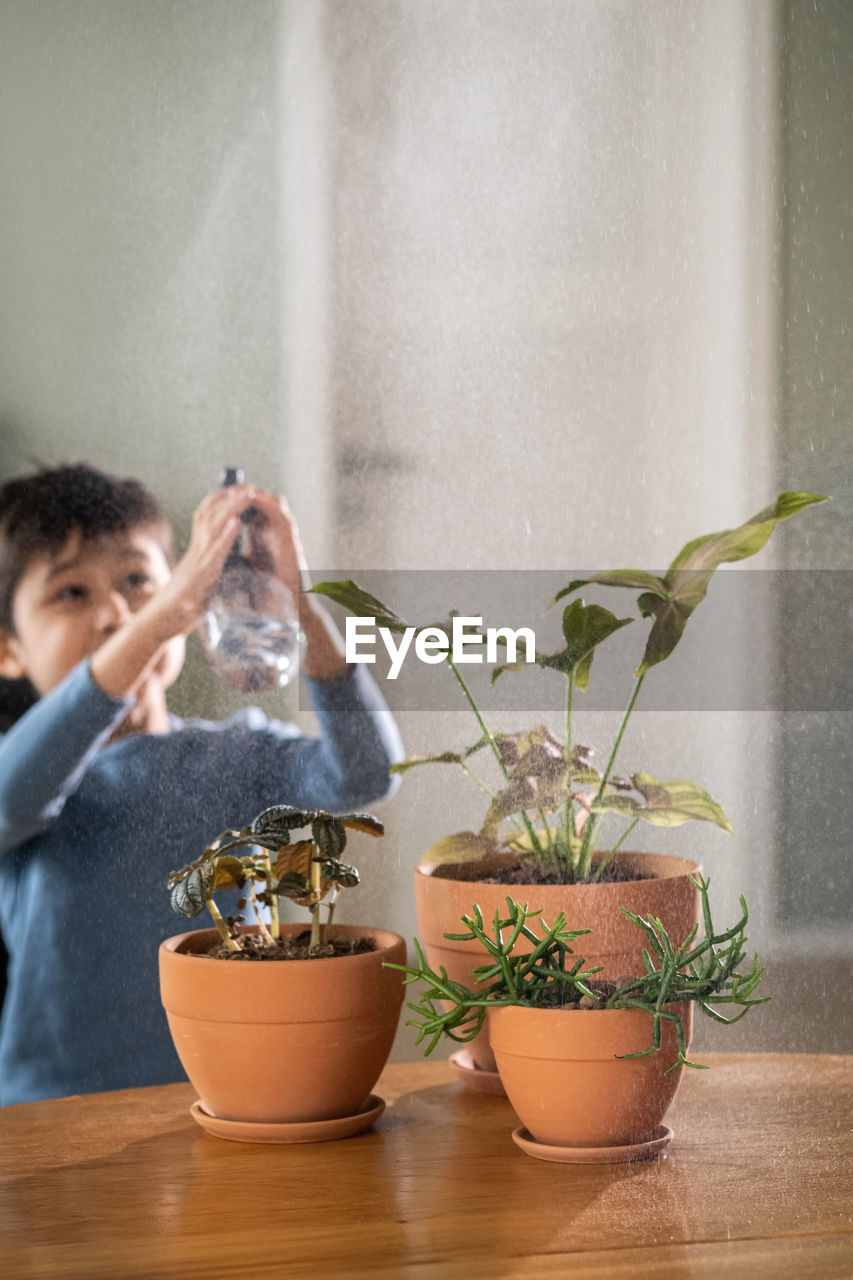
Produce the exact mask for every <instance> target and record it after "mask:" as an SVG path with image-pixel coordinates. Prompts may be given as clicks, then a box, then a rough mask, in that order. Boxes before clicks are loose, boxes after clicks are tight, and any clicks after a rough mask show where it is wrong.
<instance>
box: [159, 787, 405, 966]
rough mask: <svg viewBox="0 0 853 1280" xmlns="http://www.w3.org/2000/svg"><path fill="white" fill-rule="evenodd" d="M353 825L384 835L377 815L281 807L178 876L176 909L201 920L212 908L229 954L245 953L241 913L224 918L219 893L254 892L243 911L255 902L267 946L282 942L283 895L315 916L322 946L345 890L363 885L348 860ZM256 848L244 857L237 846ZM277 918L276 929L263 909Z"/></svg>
mask: <svg viewBox="0 0 853 1280" xmlns="http://www.w3.org/2000/svg"><path fill="white" fill-rule="evenodd" d="M303 827H308V828H310V831H311V835H310V837H309V838H305V837H303V838H302V839H301V840H296V841H295V842H292V839H291V837H292V833H293V832H294V831H298V830H299V829H300V828H303ZM347 828H349V829H350V830H353V831H363V832H365V833H366V834H367V835H371V836H381V835H384V834H385V828H384V827H383V825H382V823H381V822H380V821H379V820H378V818H374V817H372V816H371V814H369V813H348V814H345V815H344V816H342V817H336V816H335V815H333V814H331V813H325V812H324V811H323V810H322V809H306V810H303V809H293V808H291V807H290V806H289V805H274V806H273V807H272V808H270V809H264V810H263V812H262V813H259V814H258V816H257V817H256V818H255V819H254V820H253V821H252V822H250V823H249V825H248V826H246V827H243V828H242V829H241V830H239V831H237V830H235V829H229V830H228V831H223V833H222V835H220V836H217V838H216V839H215V840H214V841H213V843H212V844H210V845H208V847H207V848H206V849H205V851H204V853H203V854H202V855H201V857H200V858H197V859H196V860H195V862H190V863H189V864H188V865H187V866H186V867H182V868H181V870H180V871H173V872H172V874H171V875H170V876H169V879H168V881H167V885H166V887H167V888H169V889H171V891H172V910H173V911H175V912H176V913H177V914H178V915H181V916H197V915H199V914H200V913H201V912H202V911H204V909H205V907H206V908H207V910H208V911H209V912H210V914H211V916H212V918H213V923H214V924H215V925H216V928H217V930H218V932H219V935H220V937H221V938H222V941H223V943H224V944H225V946H226V947H227V948H228V950H229V951H242V950H244V947H243V946H242V945H241V941H240V932H239V927H238V926H239V924H240V923H241V921H242V920H243V917H242V916H241V915H234V916H229V917H228V918H227V919H226V918H224V917H223V915H222V913H221V912H220V910H219V908H218V907H217V905H216V903H215V902H214V900H213V895H214V894H215V893H217V892H220V891H222V890H226V889H244V888H245V889H247V891H248V899H247V898H246V897H243V898H240V900H239V901H238V903H237V910H238V912H239V911H242V910H243V908H244V907H245V906H246V904H247V901H248V900H250V901H251V903H252V906H253V907H254V909H255V914H256V917H257V921H258V932H259V937H260V939H261V940H262V942H263V943H264V944H265V945H266V946H267V947H269V948H271V949H272V948H274V947H276V946H277V945H278V937H279V916H278V900H279V898H290V899H291V900H292V901H293V902H296V903H298V904H299V905H300V906H305V907H307V908H308V910H309V911H310V912H311V941H310V946H311V947H312V948H313V947H316V946H320V945H322V943H323V942H324V940H325V931H326V926H327V925H329V924H331V921H332V918H333V916H334V912H335V903H336V902H337V900H338V897H339V895H340V892H341V890H342V889H351V888H354V887H355V886H356V885H357V884H358V883H359V874H358V871H357V870H356V869H355V867H353V866H350V865H349V864H348V863H346V862H342V861H341V854H342V853H343V852H344V849H345V848H346V843H347ZM242 848H251V849H254V850H255V851H254V852H252V853H245V854H241V855H239V856H238V855H236V854H234V853H233V850H235V849H242ZM327 897H328V898H329V902H328V916H327V919H326V922H325V924H322V923H321V920H320V903H321V902H323V900H324V899H325V898H327ZM262 907H265V908H266V909H267V911H268V913H269V924H268V925H267V924H266V923H265V921H264V919H263V913H262V910H261V908H262Z"/></svg>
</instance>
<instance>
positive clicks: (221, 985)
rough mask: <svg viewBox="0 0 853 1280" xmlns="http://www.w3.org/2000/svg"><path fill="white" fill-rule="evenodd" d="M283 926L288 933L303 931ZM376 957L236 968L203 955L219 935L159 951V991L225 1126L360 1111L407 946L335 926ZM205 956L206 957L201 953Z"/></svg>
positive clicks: (179, 939)
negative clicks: (366, 942)
mask: <svg viewBox="0 0 853 1280" xmlns="http://www.w3.org/2000/svg"><path fill="white" fill-rule="evenodd" d="M304 929H305V926H304V925H301V924H292V925H282V928H281V932H282V935H290V936H292V935H294V934H298V933H302V932H304ZM365 935H366V936H368V937H371V938H373V939H374V941H375V943H376V950H374V951H370V952H365V953H364V954H362V955H354V956H336V957H333V958H331V959H325V960H286V961H229V960H213V959H211V958H210V957H209V956H205V955H204V954H203V953H204V952H205V951H206V950H208V948H210V947H212V946H213V945H215V943H216V941H217V939H218V934H217V933H216V930H215V929H200V930H196V931H195V932H192V933H182V934H179V935H177V936H176V937H174V938H167V939H166V941H165V942H163V943H162V944H161V946H160V994H161V999H162V1002H163V1007H164V1008H165V1010H166V1015H167V1017H168V1020H169V1029H170V1031H171V1033H172V1039H173V1040H174V1042H175V1048H176V1049H177V1052H178V1057H179V1058H180V1059H181V1063H182V1064H183V1067H184V1070H185V1071H186V1073H187V1075H188V1076H189V1078H190V1081H191V1083H192V1084H193V1085H194V1086H195V1089H196V1092H197V1093H198V1095H199V1098H200V1100H201V1103H202V1106H203V1107H204V1109H205V1111H207V1112H208V1113H209V1114H210V1115H213V1116H217V1117H219V1118H221V1119H224V1120H240V1121H254V1122H262V1123H279V1124H295V1123H300V1122H305V1121H314V1120H331V1119H336V1118H338V1117H343V1116H353V1115H355V1114H357V1113H358V1112H359V1111H360V1110H361V1108H363V1107H364V1105H365V1103H366V1102H367V1099H368V1097H369V1096H370V1092H371V1090H372V1088H373V1086H374V1085H375V1083H376V1081H377V1079H378V1078H379V1074H380V1072H381V1071H382V1068H383V1067H384V1065H385V1063H386V1061H387V1059H388V1055H389V1053H390V1051H391V1044H392V1042H393V1039H394V1033H395V1031H396V1028H397V1022H398V1019H399V1016H400V1008H401V1006H402V1002H403V990H404V989H403V984H402V975H401V974H399V973H396V972H395V971H394V970H393V969H384V968H383V967H382V966H383V963H384V962H385V961H389V962H391V963H393V964H405V962H406V944H405V941H404V940H403V938H401V937H400V936H399V935H398V934H396V933H391V932H389V931H388V930H385V929H369V928H359V927H356V926H354V925H333V926H332V928H331V931H330V936H331V937H333V938H356V937H364V936H365ZM199 953H202V954H199Z"/></svg>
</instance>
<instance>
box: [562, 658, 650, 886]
mask: <svg viewBox="0 0 853 1280" xmlns="http://www.w3.org/2000/svg"><path fill="white" fill-rule="evenodd" d="M645 678H646V673H645V671H644V672H643V674H642V675H641V676H639V677H638V679H637V683H636V684H635V685H634V692H633V693H632V694H631V701H630V702H629V703H628V707H627V710H626V712H625V714H624V716H623V717H622V723H621V725H620V726H619V732H618V733H617V735H616V741H615V742H614V743H613V750H612V751H611V752H610V759H609V760H608V761H607V766H606V768H605V770H604V773H603V774H602V775H601V782H600V783H599V784H598V791H597V792H596V794H595V799H594V800H593V802H592V803H593V805H596V804H598V801H599V800H600V799H601V797H602V796H603V795H604V790H605V787H606V786H607V783H608V780H609V778H610V774H611V771H612V769H613V765H614V764H615V762H616V755H617V752H618V751H619V748H620V746H621V745H622V738H623V737H624V734H625V730H626V728H627V726H628V721H629V719H630V718H631V712H632V711H633V710H634V704H635V702H636V701H637V697H638V695H639V692H640V690H641V689H642V687H643V681H644V680H645ZM597 825H598V823H597V821H596V815H595V814H593V813H592V812H590V815H589V819H588V820H587V824H586V826H585V828H584V833H583V842H582V844H581V851H580V854H579V855H578V867H577V870H578V878H579V879H582V880H583V879H586V877H587V876H588V875H589V869H590V865H591V863H592V855H593V852H594V841H593V836H594V834H595V829H596V827H597Z"/></svg>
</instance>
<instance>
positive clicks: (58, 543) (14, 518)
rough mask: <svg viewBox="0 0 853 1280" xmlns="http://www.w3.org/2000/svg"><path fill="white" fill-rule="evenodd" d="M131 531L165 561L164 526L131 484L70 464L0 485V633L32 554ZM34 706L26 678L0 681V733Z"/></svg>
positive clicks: (168, 531)
mask: <svg viewBox="0 0 853 1280" xmlns="http://www.w3.org/2000/svg"><path fill="white" fill-rule="evenodd" d="M138 528H145V529H148V530H150V532H151V533H152V534H153V535H154V537H156V539H157V540H158V542H159V543H160V546H161V547H162V549H163V552H164V554H165V556H166V558H167V560H168V561H169V563H170V564H171V563H173V560H174V556H173V551H172V528H171V525H170V524H169V521H168V519H167V518H166V515H165V513H164V512H163V509H162V507H161V506H160V504H159V502H158V501H157V499H156V498H155V497H154V495H153V494H152V493H149V491H148V490H147V489H146V488H145V486H144V485H143V484H140V482H139V481H138V480H120V479H118V478H116V477H115V476H111V475H109V474H108V473H107V472H105V471H101V470H99V468H97V467H92V466H88V465H87V464H86V463H78V464H76V465H73V466H60V467H49V468H48V467H46V468H43V469H42V470H40V471H36V472H35V473H33V474H31V475H28V476H23V477H22V478H21V479H19V480H10V481H8V482H7V483H6V484H4V485H2V486H0V629H2V630H4V631H12V632H13V631H14V629H15V626H14V617H13V612H12V611H13V605H14V599H15V588H16V587H17V585H18V583H19V582H20V579H21V575H22V574H23V572H24V570H25V569H26V567H27V565H28V563H29V562H30V560H31V559H32V557H33V556H34V555H40V554H45V553H47V554H48V555H49V554H51V553H52V552H57V551H59V550H61V548H62V547H63V546H64V545H65V543H66V542H67V541H68V538H69V537H70V536H71V534H72V533H81V534H82V535H83V538H84V539H85V540H86V541H90V540H92V539H94V538H98V537H101V536H102V535H105V534H107V535H108V534H111V533H126V532H128V531H129V530H131V529H138ZM37 701H38V694H37V693H36V691H35V689H34V688H33V687H32V685H31V684H30V682H29V680H26V679H24V680H6V679H3V678H0V733H5V731H6V730H7V729H9V728H10V727H11V726H12V725H13V724H14V723H15V721H16V720H17V719H19V718H20V717H21V716H22V715H23V714H24V712H25V711H27V710H29V708H30V707H31V706H32V705H33V703H35V702H37Z"/></svg>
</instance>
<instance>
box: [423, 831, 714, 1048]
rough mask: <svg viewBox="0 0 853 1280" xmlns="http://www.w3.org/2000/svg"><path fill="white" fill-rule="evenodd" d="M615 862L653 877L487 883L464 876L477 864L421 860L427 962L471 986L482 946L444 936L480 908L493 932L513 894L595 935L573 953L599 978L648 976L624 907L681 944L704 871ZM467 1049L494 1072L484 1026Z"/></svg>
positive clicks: (663, 857)
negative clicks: (657, 923)
mask: <svg viewBox="0 0 853 1280" xmlns="http://www.w3.org/2000/svg"><path fill="white" fill-rule="evenodd" d="M599 860H600V855H596V856H595V857H594V859H593V864H594V865H595V864H597V863H598V861H599ZM615 860H616V862H617V863H618V865H619V866H621V867H625V868H628V869H629V870H631V871H632V872H635V873H636V874H638V875H645V876H649V877H652V878H650V879H645V880H624V881H621V882H615V883H609V884H552V885H523V884H522V885H508V884H483V883H482V882H479V881H476V880H471V879H466V876H470V875H471V873H472V871H474V869H475V868H477V866H478V864H477V863H476V862H468V863H457V864H455V865H443V866H436V865H435V864H430V863H428V862H424V863H421V865H420V866H418V867H417V868H416V870H415V905H416V907H417V915H418V937H419V938H420V940H421V942H422V943H423V945H424V951H425V952H426V957H427V960H428V961H429V963H430V965H432V967H433V968H434V969H439V968H440V967H441V966H442V965H443V966H444V968H445V969H446V970H447V974H448V977H450V978H452V979H453V980H454V981H455V982H461V983H463V984H464V985H465V986H468V987H470V986H472V985H473V981H474V979H473V972H474V969H475V968H476V967H477V966H478V965H481V964H485V963H486V957H485V955H484V953H483V950H482V948H481V947H479V946H478V945H477V944H476V943H475V942H450V941H449V940H448V939H447V938H445V937H444V934H445V933H459V932H460V927H461V926H460V924H459V921H460V919H461V917H462V916H463V915H467V914H469V913H470V911H471V908H472V907H473V906H474V904H475V903H476V904H477V905H478V906H479V907H480V909H481V911H482V912H483V916H484V918H485V922H486V925H487V927H488V925H489V924H490V922H491V920H492V919H493V917H494V914H495V911H496V910H498V911H500V912H501V914H502V915H506V899H507V897H511V898H514V899H515V900H516V901H517V902H521V903H524V902H526V903H527V904H528V906H530V907H541V908H542V909H543V911H544V913H545V920H546V921H547V923H548V924H551V923H552V922H553V921H554V919H555V918H556V916H557V915H558V914H559V912H560V911H562V912H564V914H565V917H566V926H567V928H569V929H590V930H592V932H591V933H590V934H589V936H588V937H587V936H585V937H583V938H578V940H577V942H576V943H575V946H574V951H575V955H577V956H584V957H585V958H586V960H587V961H588V963H589V965H590V967H591V966H593V965H603V966H604V968H603V972H602V973H601V974H600V975H599V976H600V977H603V978H606V977H609V978H619V977H621V976H622V975H623V974H632V975H639V974H642V973H644V972H645V969H644V965H643V947H644V946H645V945H646V940H645V935H644V934H643V932H642V931H641V930H640V929H638V928H637V926H636V925H635V924H632V923H631V921H630V920H627V919H626V918H625V916H623V915H622V913H621V912H620V910H619V908H620V907H625V908H626V909H627V910H628V911H632V912H633V913H634V914H635V915H640V916H643V917H644V918H646V919H648V917H649V916H650V915H651V916H654V917H655V918H657V919H660V920H662V922H663V924H664V927H665V928H666V930H667V932H668V933H669V935H670V937H671V938H672V940H673V942H682V941H683V940H684V938H686V937H687V935H688V933H689V932H690V930H691V929H692V928H693V926H694V924H697V923H698V922H699V920H700V909H701V899H700V895H699V891H698V890H697V889H696V888H695V886H694V885H693V884H691V882H690V879H689V877H690V876H691V875H693V876H695V875H696V874H697V873H698V872H699V871H701V867H700V865H699V863H698V862H691V861H689V860H688V859H687V858H676V857H671V856H670V855H669V854H661V853H627V852H626V853H622V852H620V853H618V854H617V855H616V859H615ZM531 946H532V944H529V943H525V942H523V941H522V942H520V943H519V948H518V949H519V951H520V952H521V951H522V950H527V951H529V950H530V949H531ZM466 1049H467V1050H468V1053H469V1055H470V1059H471V1062H472V1065H473V1066H474V1067H475V1068H476V1069H477V1070H479V1071H486V1072H488V1071H494V1070H495V1069H496V1068H495V1060H494V1056H493V1055H492V1052H491V1049H490V1048H489V1043H488V1028H487V1027H484V1029H483V1031H481V1033H480V1035H479V1036H477V1037H476V1039H475V1040H472V1041H470V1043H469V1044H468V1045H466Z"/></svg>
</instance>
